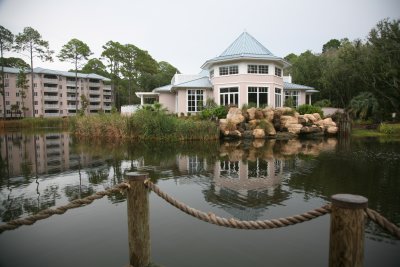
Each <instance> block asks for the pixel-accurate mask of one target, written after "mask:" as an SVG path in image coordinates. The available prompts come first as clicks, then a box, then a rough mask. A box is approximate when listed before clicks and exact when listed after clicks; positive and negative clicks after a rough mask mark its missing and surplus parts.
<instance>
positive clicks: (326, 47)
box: [322, 39, 340, 53]
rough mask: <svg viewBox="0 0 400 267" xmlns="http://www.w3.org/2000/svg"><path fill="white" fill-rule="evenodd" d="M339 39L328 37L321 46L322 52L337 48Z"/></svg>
mask: <svg viewBox="0 0 400 267" xmlns="http://www.w3.org/2000/svg"><path fill="white" fill-rule="evenodd" d="M339 47H340V41H339V40H338V39H330V40H329V41H328V42H327V43H325V44H324V45H323V46H322V53H325V52H327V51H328V50H330V49H336V50H337V49H339Z"/></svg>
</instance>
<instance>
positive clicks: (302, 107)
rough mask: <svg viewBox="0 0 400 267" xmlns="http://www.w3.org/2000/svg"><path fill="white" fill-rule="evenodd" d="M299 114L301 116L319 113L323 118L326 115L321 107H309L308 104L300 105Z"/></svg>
mask: <svg viewBox="0 0 400 267" xmlns="http://www.w3.org/2000/svg"><path fill="white" fill-rule="evenodd" d="M297 112H298V113H300V114H301V115H304V114H313V113H319V115H321V118H322V117H323V115H324V113H323V112H322V109H321V108H320V107H316V106H313V105H308V104H304V105H300V106H299V107H298V108H297Z"/></svg>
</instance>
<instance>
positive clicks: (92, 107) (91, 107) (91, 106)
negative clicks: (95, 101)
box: [89, 105, 101, 109]
mask: <svg viewBox="0 0 400 267" xmlns="http://www.w3.org/2000/svg"><path fill="white" fill-rule="evenodd" d="M89 108H90V109H101V106H100V105H90V106H89Z"/></svg>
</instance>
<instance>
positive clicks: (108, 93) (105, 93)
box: [103, 91, 111, 95]
mask: <svg viewBox="0 0 400 267" xmlns="http://www.w3.org/2000/svg"><path fill="white" fill-rule="evenodd" d="M103 95H111V92H107V91H103Z"/></svg>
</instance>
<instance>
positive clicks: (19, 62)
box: [0, 57, 29, 69]
mask: <svg viewBox="0 0 400 267" xmlns="http://www.w3.org/2000/svg"><path fill="white" fill-rule="evenodd" d="M0 65H4V67H10V68H17V69H22V68H24V69H29V64H28V63H26V62H25V61H24V60H23V59H22V58H19V57H8V58H7V57H5V58H2V59H0Z"/></svg>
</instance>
